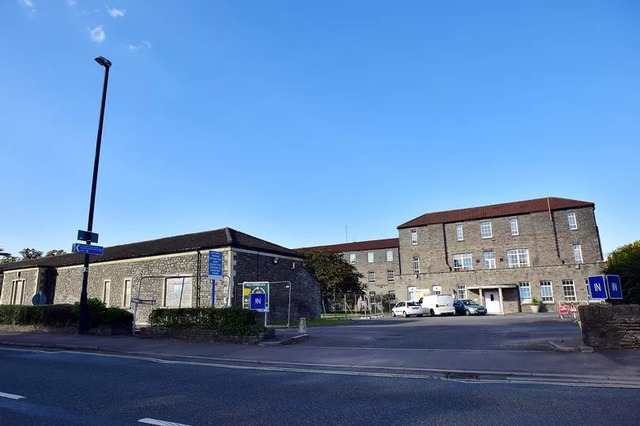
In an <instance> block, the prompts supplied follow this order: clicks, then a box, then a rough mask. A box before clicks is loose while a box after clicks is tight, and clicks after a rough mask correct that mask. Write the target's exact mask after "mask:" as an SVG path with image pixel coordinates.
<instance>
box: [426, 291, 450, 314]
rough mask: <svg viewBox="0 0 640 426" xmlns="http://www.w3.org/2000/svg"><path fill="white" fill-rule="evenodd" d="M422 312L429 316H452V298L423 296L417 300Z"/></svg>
mask: <svg viewBox="0 0 640 426" xmlns="http://www.w3.org/2000/svg"><path fill="white" fill-rule="evenodd" d="M418 303H419V304H420V306H422V311H423V312H424V313H425V314H429V315H453V314H455V313H456V310H455V308H454V307H453V296H451V295H450V294H432V295H430V296H423V297H421V298H420V300H418Z"/></svg>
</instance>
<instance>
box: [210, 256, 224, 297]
mask: <svg viewBox="0 0 640 426" xmlns="http://www.w3.org/2000/svg"><path fill="white" fill-rule="evenodd" d="M209 279H210V280H211V307H212V308H215V306H216V280H221V279H222V252H219V251H214V250H209Z"/></svg>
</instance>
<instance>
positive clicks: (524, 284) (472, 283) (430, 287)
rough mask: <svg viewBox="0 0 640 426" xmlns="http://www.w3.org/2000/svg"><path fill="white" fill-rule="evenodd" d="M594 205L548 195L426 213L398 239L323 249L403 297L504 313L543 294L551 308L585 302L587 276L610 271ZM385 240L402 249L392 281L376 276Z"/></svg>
mask: <svg viewBox="0 0 640 426" xmlns="http://www.w3.org/2000/svg"><path fill="white" fill-rule="evenodd" d="M594 210H595V205H594V204H593V203H591V202H585V201H577V200H570V199H564V198H555V197H549V198H539V199H535V200H527V201H517V202H512V203H504V204H496V205H490V206H483V207H474V208H466V209H459V210H449V211H443V212H435V213H427V214H424V215H422V216H419V217H417V218H415V219H412V220H410V221H408V222H405V223H403V224H401V225H400V226H398V232H399V239H398V240H395V239H391V240H375V241H364V242H360V243H351V244H337V245H332V246H324V247H327V248H332V249H335V250H339V251H341V252H342V253H343V255H344V257H345V259H347V260H349V259H353V258H354V256H355V259H356V260H355V263H353V264H354V266H356V268H357V269H358V271H359V272H361V273H362V274H363V275H364V276H365V282H364V284H365V285H369V284H373V285H375V289H376V290H375V291H376V292H378V291H380V292H382V293H385V292H391V293H393V294H395V296H396V297H397V298H398V299H404V298H405V297H406V298H407V299H411V300H413V299H415V300H417V299H418V298H420V296H422V295H426V294H439V293H441V294H453V295H454V296H455V297H458V298H469V299H475V300H476V301H478V302H479V303H481V304H483V305H485V306H486V307H487V310H488V311H489V312H490V313H502V314H505V313H514V312H520V311H523V306H522V305H526V304H529V303H531V301H532V299H537V300H539V301H541V303H542V304H543V306H544V307H545V308H546V309H547V310H550V311H552V310H556V309H557V304H558V303H559V302H575V303H576V304H579V303H587V301H588V298H589V296H588V294H587V291H588V290H587V286H586V279H587V277H588V276H590V275H597V274H600V273H601V272H602V270H603V268H604V263H603V255H602V249H601V244H600V237H599V233H598V227H597V224H596V218H595V212H594ZM380 241H389V242H390V241H397V246H394V247H391V244H389V247H388V248H389V249H392V250H397V256H395V257H394V259H397V261H396V260H394V262H393V263H394V268H397V271H398V273H397V275H395V276H394V279H393V281H388V282H385V281H384V280H383V281H382V282H380V281H378V280H377V274H378V273H379V271H382V270H384V269H385V265H386V264H385V259H384V256H382V251H383V249H385V247H381V246H380V247H379V249H378V251H379V253H376V250H374V249H371V248H369V247H378V246H377V244H379V243H380ZM370 251H373V252H374V255H373V262H368V260H370V259H371V258H370V257H369V258H365V256H369V255H368V253H369V252H370ZM365 253H367V254H365ZM394 254H395V252H394ZM359 259H360V260H359ZM365 259H368V260H365ZM377 262H380V263H379V264H377ZM371 271H375V274H376V275H375V276H376V280H375V281H374V282H371V283H370V282H369V280H368V279H367V278H368V276H369V272H371ZM369 288H370V289H373V287H369Z"/></svg>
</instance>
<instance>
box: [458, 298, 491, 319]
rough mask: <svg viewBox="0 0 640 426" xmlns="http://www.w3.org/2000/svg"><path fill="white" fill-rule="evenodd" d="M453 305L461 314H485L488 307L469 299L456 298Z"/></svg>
mask: <svg viewBox="0 0 640 426" xmlns="http://www.w3.org/2000/svg"><path fill="white" fill-rule="evenodd" d="M453 307H454V308H455V309H456V314H460V315H485V314H486V313H487V308H485V307H484V306H482V305H478V304H477V303H476V302H474V301H473V300H469V299H460V300H456V301H455V302H453Z"/></svg>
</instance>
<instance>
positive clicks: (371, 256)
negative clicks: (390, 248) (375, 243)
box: [367, 251, 373, 263]
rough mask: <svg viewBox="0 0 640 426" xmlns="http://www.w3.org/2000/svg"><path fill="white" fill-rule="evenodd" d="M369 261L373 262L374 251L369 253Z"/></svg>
mask: <svg viewBox="0 0 640 426" xmlns="http://www.w3.org/2000/svg"><path fill="white" fill-rule="evenodd" d="M367 262H369V263H373V252H372V251H370V252H368V253H367Z"/></svg>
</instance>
